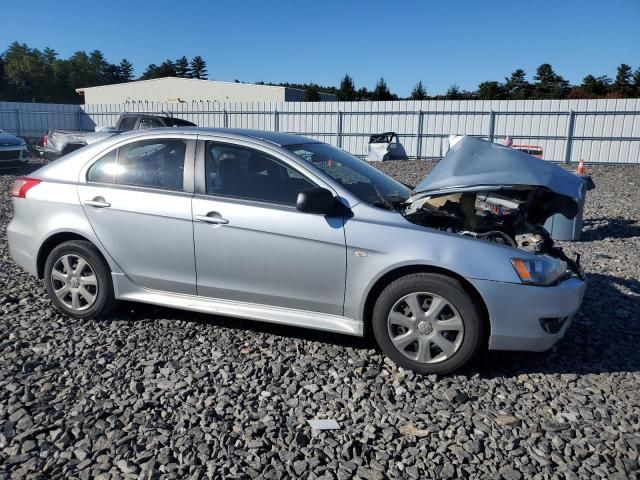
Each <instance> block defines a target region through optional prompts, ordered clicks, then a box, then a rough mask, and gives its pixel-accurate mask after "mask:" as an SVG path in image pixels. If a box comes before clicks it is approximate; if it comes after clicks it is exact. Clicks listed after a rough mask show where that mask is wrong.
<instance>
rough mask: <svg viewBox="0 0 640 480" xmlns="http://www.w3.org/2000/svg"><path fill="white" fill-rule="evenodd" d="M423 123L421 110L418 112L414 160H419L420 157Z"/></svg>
mask: <svg viewBox="0 0 640 480" xmlns="http://www.w3.org/2000/svg"><path fill="white" fill-rule="evenodd" d="M423 122H424V112H423V111H422V109H420V111H418V135H417V144H416V160H420V157H422V126H423Z"/></svg>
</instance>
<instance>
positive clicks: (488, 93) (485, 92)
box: [476, 81, 506, 100]
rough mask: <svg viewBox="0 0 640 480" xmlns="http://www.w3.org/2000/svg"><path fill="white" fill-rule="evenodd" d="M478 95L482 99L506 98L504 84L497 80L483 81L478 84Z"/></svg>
mask: <svg viewBox="0 0 640 480" xmlns="http://www.w3.org/2000/svg"><path fill="white" fill-rule="evenodd" d="M476 95H477V97H478V98H479V99H480V100H502V99H504V98H506V95H505V88H504V85H502V84H501V83H500V82H495V81H489V82H482V83H481V84H480V85H478V91H477V93H476Z"/></svg>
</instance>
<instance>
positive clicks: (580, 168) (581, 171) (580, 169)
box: [576, 159, 584, 175]
mask: <svg viewBox="0 0 640 480" xmlns="http://www.w3.org/2000/svg"><path fill="white" fill-rule="evenodd" d="M576 174H578V175H582V174H584V162H583V161H582V159H580V161H579V162H578V168H577V169H576Z"/></svg>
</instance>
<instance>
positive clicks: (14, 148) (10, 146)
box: [0, 130, 29, 168]
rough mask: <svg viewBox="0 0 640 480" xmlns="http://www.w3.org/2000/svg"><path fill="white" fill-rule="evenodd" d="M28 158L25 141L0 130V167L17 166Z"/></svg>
mask: <svg viewBox="0 0 640 480" xmlns="http://www.w3.org/2000/svg"><path fill="white" fill-rule="evenodd" d="M28 160H29V153H28V152H27V144H26V143H25V141H24V140H23V139H21V138H18V137H16V136H14V135H11V134H10V133H7V132H5V131H4V130H0V168H11V167H17V166H19V165H22V164H23V163H26V162H27V161H28Z"/></svg>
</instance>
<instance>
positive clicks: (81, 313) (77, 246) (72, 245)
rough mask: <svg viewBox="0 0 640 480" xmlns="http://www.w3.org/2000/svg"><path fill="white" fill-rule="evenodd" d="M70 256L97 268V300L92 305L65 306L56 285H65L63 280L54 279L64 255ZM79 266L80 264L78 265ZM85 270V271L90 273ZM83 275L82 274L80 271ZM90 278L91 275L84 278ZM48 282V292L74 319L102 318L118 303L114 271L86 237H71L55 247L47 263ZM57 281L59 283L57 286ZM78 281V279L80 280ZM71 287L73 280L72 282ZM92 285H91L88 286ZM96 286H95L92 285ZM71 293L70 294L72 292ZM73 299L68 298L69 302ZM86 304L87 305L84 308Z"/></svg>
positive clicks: (46, 283)
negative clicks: (113, 277) (71, 238)
mask: <svg viewBox="0 0 640 480" xmlns="http://www.w3.org/2000/svg"><path fill="white" fill-rule="evenodd" d="M67 255H70V256H71V258H74V257H80V258H82V259H83V260H85V262H86V263H87V264H88V267H89V268H90V269H91V270H92V271H93V272H92V273H93V274H94V275H95V283H96V287H95V291H94V298H95V299H94V300H93V303H91V304H90V305H89V302H86V303H85V305H84V306H80V307H78V309H73V308H70V306H68V305H65V303H64V302H63V300H62V299H60V298H59V296H58V294H56V288H55V286H58V287H59V286H60V285H65V284H64V283H61V281H60V280H57V279H54V276H55V273H54V271H53V270H54V267H58V266H59V265H60V263H59V262H62V258H63V257H65V256H67ZM76 265H77V264H76ZM88 271H89V270H88V269H85V272H88ZM80 274H81V273H80ZM84 278H89V277H84ZM44 281H45V286H46V288H47V293H48V294H49V297H50V298H51V301H52V302H53V304H54V305H55V306H56V308H57V309H58V310H60V311H61V312H63V313H64V314H65V315H68V316H69V317H72V318H96V319H97V318H101V317H104V316H105V315H106V314H107V313H108V312H109V311H110V310H111V309H112V308H113V307H114V305H115V296H114V293H113V283H112V281H111V271H110V269H109V266H108V265H107V264H106V262H105V261H104V260H103V259H102V256H101V255H100V252H99V251H98V249H97V248H96V247H95V246H94V245H93V244H92V243H91V242H88V241H86V240H71V241H68V242H64V243H61V244H60V245H58V246H57V247H55V248H54V249H53V250H52V251H51V253H49V256H48V257H47V261H46V262H45V266H44ZM54 283H55V284H56V285H55V286H54ZM76 283H77V282H76ZM69 284H70V286H73V285H71V281H69ZM86 288H89V287H86ZM91 288H93V287H91ZM69 295H70V294H69ZM69 301H70V300H68V302H69ZM82 307H84V308H82Z"/></svg>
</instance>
